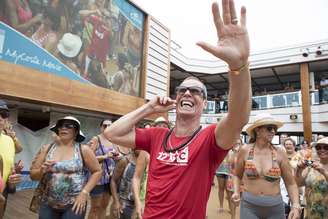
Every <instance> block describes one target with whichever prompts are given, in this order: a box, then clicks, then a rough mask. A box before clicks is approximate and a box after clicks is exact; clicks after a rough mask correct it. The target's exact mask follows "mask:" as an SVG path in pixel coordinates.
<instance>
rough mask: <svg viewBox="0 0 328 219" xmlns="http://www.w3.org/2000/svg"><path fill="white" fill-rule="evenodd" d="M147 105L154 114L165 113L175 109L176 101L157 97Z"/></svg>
mask: <svg viewBox="0 0 328 219" xmlns="http://www.w3.org/2000/svg"><path fill="white" fill-rule="evenodd" d="M147 104H149V105H150V106H151V108H152V110H153V112H152V113H163V112H167V111H169V110H172V109H175V107H176V101H175V100H172V99H171V98H169V97H159V96H157V97H155V98H154V99H152V100H150V101H149V102H148V103H147Z"/></svg>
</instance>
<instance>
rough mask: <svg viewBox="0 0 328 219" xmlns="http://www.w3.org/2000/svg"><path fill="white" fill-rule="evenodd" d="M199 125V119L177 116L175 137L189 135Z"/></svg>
mask: <svg viewBox="0 0 328 219" xmlns="http://www.w3.org/2000/svg"><path fill="white" fill-rule="evenodd" d="M199 126H200V119H194V118H192V119H184V118H178V117H177V121H176V125H175V130H174V133H175V135H176V136H177V137H183V136H190V135H192V133H194V131H195V130H196V129H197V128H199Z"/></svg>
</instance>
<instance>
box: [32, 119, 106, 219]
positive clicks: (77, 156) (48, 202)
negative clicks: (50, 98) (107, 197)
mask: <svg viewBox="0 0 328 219" xmlns="http://www.w3.org/2000/svg"><path fill="white" fill-rule="evenodd" d="M50 130H51V131H53V132H55V133H56V134H57V135H58V136H59V139H58V141H56V142H54V143H52V144H50V145H45V146H43V147H42V148H41V149H40V151H39V153H38V154H37V155H36V157H35V158H34V160H33V163H32V165H31V170H30V176H31V179H32V180H40V186H42V188H40V190H41V191H42V192H41V193H42V194H41V195H40V196H41V201H40V202H41V203H40V209H39V218H40V219H52V218H56V219H59V218H70V219H82V218H84V215H85V212H86V206H87V199H88V197H89V193H90V191H91V190H92V189H93V188H94V186H95V185H96V184H97V182H98V181H99V179H100V177H101V168H100V165H99V163H98V161H97V159H96V156H95V154H94V153H93V151H92V150H91V149H90V148H89V147H88V146H87V145H81V143H80V142H82V141H83V140H84V139H85V137H84V135H83V134H82V132H81V130H80V122H79V120H77V119H76V118H74V117H72V116H66V117H64V118H62V119H59V120H58V121H57V123H56V125H55V126H53V127H52V128H51V129H50ZM85 169H88V170H89V171H90V172H91V174H90V177H89V178H88V180H87V179H86V176H85V171H84V170H85Z"/></svg>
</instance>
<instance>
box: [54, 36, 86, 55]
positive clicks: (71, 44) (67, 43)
mask: <svg viewBox="0 0 328 219" xmlns="http://www.w3.org/2000/svg"><path fill="white" fill-rule="evenodd" d="M81 47H82V40H81V38H80V37H79V36H77V35H74V34H71V33H65V34H64V35H63V37H62V38H61V40H60V41H59V43H58V45H57V49H58V51H59V52H60V53H61V54H63V55H64V56H66V57H68V58H73V57H75V56H77V55H78V54H79V52H80V49H81Z"/></svg>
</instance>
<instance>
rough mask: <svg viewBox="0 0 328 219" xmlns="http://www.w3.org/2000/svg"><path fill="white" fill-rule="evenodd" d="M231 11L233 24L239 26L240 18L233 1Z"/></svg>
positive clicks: (230, 3) (230, 0)
mask: <svg viewBox="0 0 328 219" xmlns="http://www.w3.org/2000/svg"><path fill="white" fill-rule="evenodd" d="M229 9H230V16H231V23H232V24H237V23H238V18H237V14H236V8H235V2H234V1H233V0H229Z"/></svg>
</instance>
